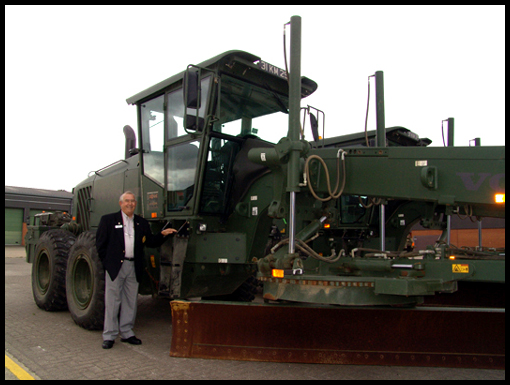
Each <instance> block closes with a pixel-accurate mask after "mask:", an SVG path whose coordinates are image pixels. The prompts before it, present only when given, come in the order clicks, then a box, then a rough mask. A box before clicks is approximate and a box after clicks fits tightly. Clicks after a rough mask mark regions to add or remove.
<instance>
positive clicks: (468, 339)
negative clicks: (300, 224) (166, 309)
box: [170, 301, 505, 369]
mask: <svg viewBox="0 0 510 385" xmlns="http://www.w3.org/2000/svg"><path fill="white" fill-rule="evenodd" d="M171 307H172V345H171V349H170V356H172V357H188V358H190V357H191V358H216V359H227V360H245V361H272V362H297V363H321V364H349V365H351V364H355V365H398V366H439V367H455V368H490V369H504V368H505V311H504V309H484V310H481V309H477V310H473V309H444V308H429V309H427V308H417V309H393V308H341V307H333V306H320V305H319V306H314V307H311V306H306V305H288V304H286V305H270V304H254V303H251V304H241V303H225V302H213V301H208V302H187V301H172V302H171Z"/></svg>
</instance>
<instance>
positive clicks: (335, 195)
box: [305, 149, 346, 202]
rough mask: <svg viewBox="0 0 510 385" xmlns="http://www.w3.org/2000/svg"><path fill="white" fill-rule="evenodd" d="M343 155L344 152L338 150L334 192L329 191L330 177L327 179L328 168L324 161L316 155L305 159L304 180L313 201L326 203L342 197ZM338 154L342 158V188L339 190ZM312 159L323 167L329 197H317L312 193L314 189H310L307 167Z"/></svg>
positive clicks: (343, 177)
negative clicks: (306, 182)
mask: <svg viewBox="0 0 510 385" xmlns="http://www.w3.org/2000/svg"><path fill="white" fill-rule="evenodd" d="M345 153H346V151H344V150H342V149H340V150H338V154H337V163H336V185H335V190H334V191H331V180H330V177H329V170H328V166H327V165H326V162H325V161H324V159H322V158H321V157H320V156H318V155H310V156H309V157H308V158H307V159H306V163H305V175H306V180H307V181H308V188H309V189H310V192H311V193H312V195H313V197H314V198H315V199H317V200H320V201H321V202H327V201H329V200H331V199H338V198H340V196H341V195H342V193H343V191H344V188H345ZM340 154H341V157H342V186H340V189H338V187H339V184H340ZM313 159H317V160H318V161H319V162H320V163H321V164H322V166H323V167H324V170H325V171H326V183H327V186H328V193H329V197H327V198H321V197H319V196H318V195H317V194H316V193H315V191H314V189H313V187H312V184H311V182H310V170H309V165H310V162H311V161H312V160H313ZM337 190H338V191H337Z"/></svg>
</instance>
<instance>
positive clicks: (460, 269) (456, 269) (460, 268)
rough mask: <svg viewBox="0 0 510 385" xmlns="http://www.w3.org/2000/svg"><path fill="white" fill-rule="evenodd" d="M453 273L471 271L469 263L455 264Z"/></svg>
mask: <svg viewBox="0 0 510 385" xmlns="http://www.w3.org/2000/svg"><path fill="white" fill-rule="evenodd" d="M452 273H469V265H467V264H462V265H459V264H453V265H452Z"/></svg>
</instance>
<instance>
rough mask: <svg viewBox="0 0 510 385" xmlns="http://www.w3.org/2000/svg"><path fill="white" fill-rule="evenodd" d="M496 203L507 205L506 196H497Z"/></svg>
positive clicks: (495, 197) (495, 196)
mask: <svg viewBox="0 0 510 385" xmlns="http://www.w3.org/2000/svg"><path fill="white" fill-rule="evenodd" d="M494 202H496V203H505V194H495V195H494Z"/></svg>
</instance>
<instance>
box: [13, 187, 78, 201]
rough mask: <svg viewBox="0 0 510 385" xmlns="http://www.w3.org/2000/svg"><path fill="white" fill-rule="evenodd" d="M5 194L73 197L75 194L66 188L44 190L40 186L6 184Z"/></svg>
mask: <svg viewBox="0 0 510 385" xmlns="http://www.w3.org/2000/svg"><path fill="white" fill-rule="evenodd" d="M5 194H13V195H29V196H39V197H52V198H67V199H72V198H73V194H72V193H70V192H68V191H65V190H44V189H38V188H28V187H15V186H5Z"/></svg>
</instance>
